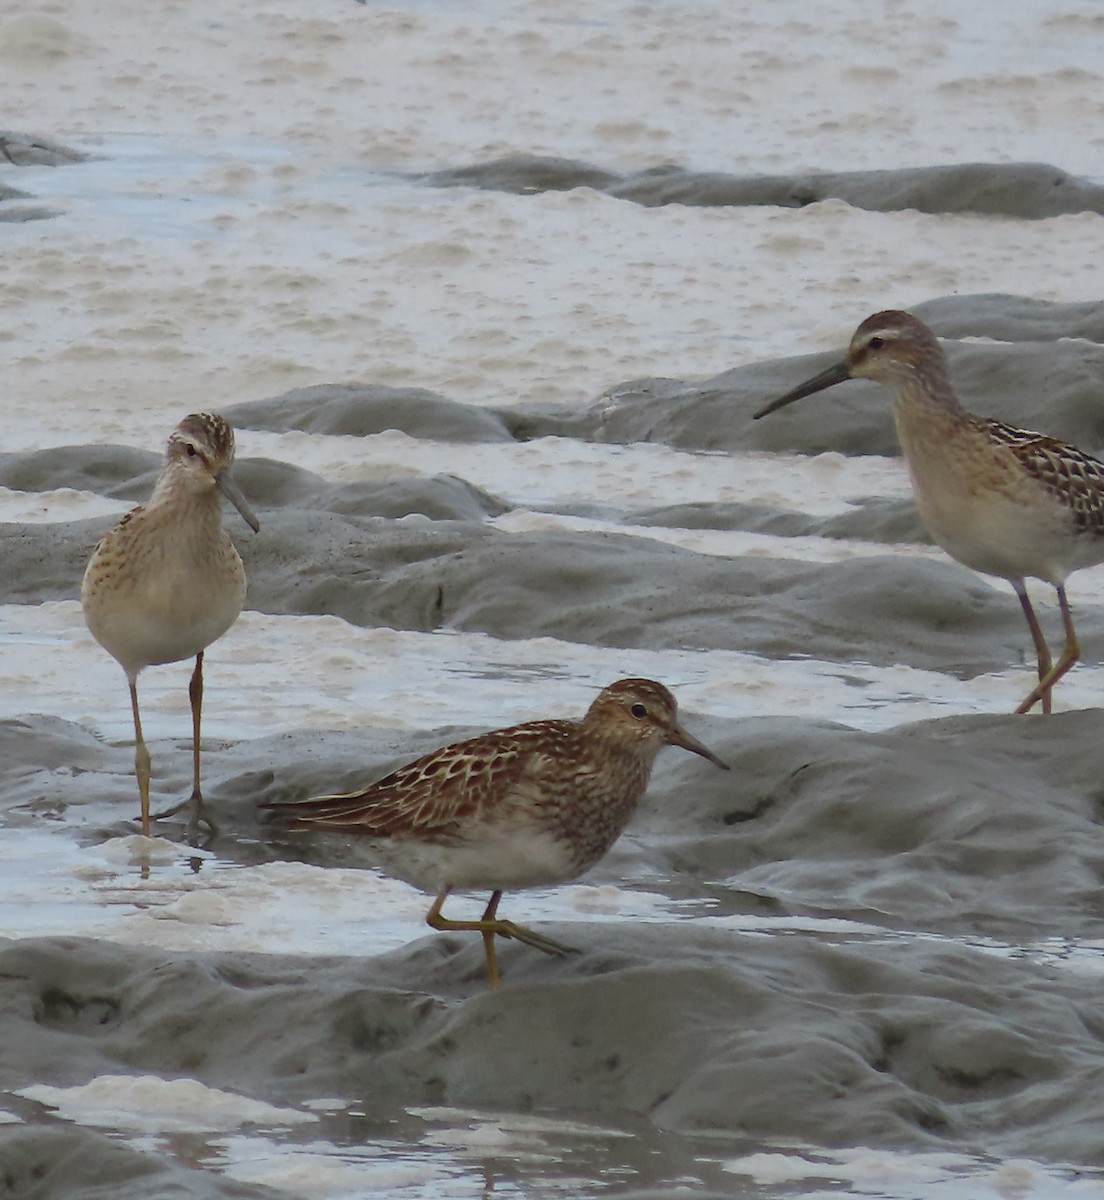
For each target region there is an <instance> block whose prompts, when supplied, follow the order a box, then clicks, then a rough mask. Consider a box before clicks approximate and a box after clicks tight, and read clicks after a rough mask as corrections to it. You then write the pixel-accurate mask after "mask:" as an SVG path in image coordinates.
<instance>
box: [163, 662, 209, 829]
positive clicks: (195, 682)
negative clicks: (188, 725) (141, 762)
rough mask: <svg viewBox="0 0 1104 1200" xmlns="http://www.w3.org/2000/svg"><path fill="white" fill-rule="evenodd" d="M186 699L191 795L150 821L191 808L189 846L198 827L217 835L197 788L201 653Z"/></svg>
mask: <svg viewBox="0 0 1104 1200" xmlns="http://www.w3.org/2000/svg"><path fill="white" fill-rule="evenodd" d="M188 699H189V701H190V702H191V706H192V794H191V795H190V796H189V797H188V799H187V800H181V802H180V803H179V804H174V805H173V806H172V808H166V809H164V811H162V812H159V813H155V814H154V816H153V817H152V818H151V820H154V821H160V820H161V819H162V818H163V817H171V816H174V815H175V814H176V813H178V812H180V811H181V810H182V809H184V808H188V807H190V808H191V810H192V811H191V816H190V818H189V819H188V828H187V835H186V836H187V838H188V842H189V843H190V844H191V845H193V846H194V845H195V844H196V842H197V841H198V840H199V827H200V825H201V824H203V825H206V826H207V828H208V829H209V830H210V831H211V833H212V834H216V833H218V827H217V826H216V825H215V823H214V821H213V820H212V819H211V818H210V817H209V816H208V815H207V814H206V813H205V812H204V811H203V793H202V791H201V790H200V786H199V775H200V770H199V764H200V749H199V742H200V724H201V722H202V718H203V651H202V650H201V651H200V652H199V653H198V654H197V655H196V662H195V670H194V671H193V672H192V678H191V681H190V682H189V684H188Z"/></svg>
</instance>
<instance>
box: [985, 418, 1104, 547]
mask: <svg viewBox="0 0 1104 1200" xmlns="http://www.w3.org/2000/svg"><path fill="white" fill-rule="evenodd" d="M986 427H987V431H988V433H989V435H990V437H992V438H993V440H994V441H997V442H999V443H1000V444H1001V445H1002V446H1007V448H1008V449H1009V450H1011V451H1012V453H1013V454H1014V455H1015V456H1016V459H1017V461H1018V462H1019V463H1020V464H1021V465H1022V466H1023V467H1024V469H1025V470H1027V471H1028V472H1030V474H1031V475H1032V476H1033V477H1034V478H1035V479H1037V480H1038V481H1039V482H1040V483H1041V484H1042V485H1043V486H1044V487H1045V488H1046V489H1047V491H1048V492H1050V493H1051V495H1053V496H1055V497H1057V499H1059V500H1061V502H1062V503H1063V504H1064V505H1065V506H1066V507H1067V508H1068V509H1069V510H1070V512H1071V514H1072V515H1073V519H1074V522H1075V523H1076V525H1077V528H1078V529H1080V530H1084V531H1086V532H1092V533H1097V534H1104V462H1101V461H1100V459H1098V458H1093V456H1092V455H1091V454H1086V453H1084V451H1082V450H1078V449H1077V447H1076V446H1071V445H1069V444H1068V443H1067V442H1061V441H1059V440H1058V439H1057V438H1052V437H1046V436H1045V435H1044V434H1041V433H1032V432H1031V430H1029V429H1017V428H1016V426H1014V425H1005V424H1004V422H1002V421H987V422H986Z"/></svg>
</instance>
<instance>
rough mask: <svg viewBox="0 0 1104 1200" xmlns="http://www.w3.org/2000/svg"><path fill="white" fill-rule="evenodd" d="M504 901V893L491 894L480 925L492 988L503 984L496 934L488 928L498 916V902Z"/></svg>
mask: <svg viewBox="0 0 1104 1200" xmlns="http://www.w3.org/2000/svg"><path fill="white" fill-rule="evenodd" d="M501 899H502V892H501V891H495V892H492V893H491V898H490V900H488V901H487V907H486V908H485V909H484V910H483V916H482V917H480V923H481V924H482V925H483V953H484V954H486V956H487V978H488V979H489V980H490V981H491V987H493V988H496V987H498V985H499V984H500V983H501V982H502V976H501V975H499V973H498V955H497V954H496V953H495V935H494V932H493V931H492V930H490V929H488V928H487V923H488V922H489V921H494V920H495V919H496V918H497V916H498V902H499V901H500V900H501Z"/></svg>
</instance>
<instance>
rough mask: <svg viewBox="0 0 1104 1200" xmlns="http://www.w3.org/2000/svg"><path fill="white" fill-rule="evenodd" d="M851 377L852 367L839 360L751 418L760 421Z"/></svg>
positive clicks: (766, 405) (765, 406)
mask: <svg viewBox="0 0 1104 1200" xmlns="http://www.w3.org/2000/svg"><path fill="white" fill-rule="evenodd" d="M850 378H851V368H850V367H849V366H848V365H847V363H846V362H838V363H836V364H835V365H834V366H831V367H829V368H828V370H827V371H821V373H820V374H819V375H814V376H813V377H812V379H807V380H806V381H805V382H804V383H801V384H798V386H797V387H795V388H794V389H793V390H792V391H789V392H787V393H786V394H785V395H784V396H779V397H778V399H777V400H771V401H770V403H768V404H764V405H763V407H762V408H761V409H759V411H758V412H754V413H752V414H751V419H752V420H753V421H758V420H759V418H760V417H765V416H766V415H767V413H772V412H775V411H776V410H777V409H780V408H785V407H786V405H787V404H793V402H794V401H795V400H802V399H804V398H805V397H806V396H811V395H812V394H813V393H814V392H823V391H824V389H825V388H830V387H835V385H836V384H837V383H844V382H845V381H846V380H848V379H850Z"/></svg>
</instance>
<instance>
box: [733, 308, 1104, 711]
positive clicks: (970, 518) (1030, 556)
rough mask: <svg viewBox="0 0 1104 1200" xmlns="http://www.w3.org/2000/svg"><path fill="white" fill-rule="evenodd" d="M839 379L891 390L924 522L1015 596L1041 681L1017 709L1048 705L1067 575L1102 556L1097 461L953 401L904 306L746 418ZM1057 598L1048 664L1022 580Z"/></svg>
mask: <svg viewBox="0 0 1104 1200" xmlns="http://www.w3.org/2000/svg"><path fill="white" fill-rule="evenodd" d="M846 379H873V380H875V381H876V382H877V383H880V384H882V385H883V386H885V387H888V388H890V389H892V391H893V393H894V404H893V417H894V422H895V424H896V426H897V437H898V440H899V441H900V443H901V450H902V452H903V453H904V456H905V461H906V463H907V464H908V470H909V477H910V479H911V481H912V492H913V496H914V497H915V499H916V507H917V509H918V510H919V512H920V517H921V520H922V521H923V522H924V524H925V525H926V526H927V529H928V531H929V533H930V534H931V535H932V537H933V538H934V539H935V541H936V542H938V544H939V545H940V546H942V547H943V549H944V550H946V552H947V553H948V554H949V555H950V556H951V557H952V558H956V559H957V560H958V561H959V562H960V563H964V564H965V565H966V566H968V567H972V568H973V569H974V570H975V571H981V572H982V573H983V574H986V575H994V576H997V577H998V578H1000V579H1007V580H1008V582H1009V583H1010V584H1011V585H1012V587H1013V589H1014V590H1015V592H1016V595H1017V596H1018V597H1019V599H1020V604H1021V606H1022V607H1023V612H1024V616H1025V617H1026V618H1027V625H1028V628H1029V629H1030V630H1031V637H1032V641H1033V642H1034V643H1035V653H1036V656H1037V659H1038V675H1039V682H1038V684H1037V685H1036V686H1035V687H1034V688H1032V690H1031V691H1030V692H1029V693H1028V695H1027V696H1026V697H1025V698H1024V700H1023V702H1022V703H1021V704H1020V705H1019V707H1018V708H1017V709H1016V712H1017V713H1026V712H1028V711H1030V709H1032V708H1033V707H1034V706H1035V705H1036V704H1039V703H1040V702H1041V703H1042V708H1043V712H1045V713H1048V712H1050V711H1051V694H1052V691H1053V688H1054V685H1055V683H1057V682H1058V680H1059V679H1061V678H1062V676H1063V675H1064V674H1065V673H1066V672H1067V671H1068V670H1069V669H1070V667H1072V666H1073V664H1074V663H1075V662H1077V660H1078V659H1079V658H1080V656H1081V650H1080V647H1079V645H1078V643H1077V635H1076V633H1075V632H1074V628H1073V618H1072V616H1071V615H1070V607H1069V601H1068V599H1067V598H1066V579H1067V578H1068V576H1069V575H1070V574H1071V572H1073V571H1076V570H1078V569H1079V568H1081V567H1087V566H1092V565H1093V564H1095V563H1099V562H1104V462H1100V461H1099V460H1098V459H1095V458H1093V457H1092V456H1091V455H1088V454H1084V453H1083V452H1082V451H1080V450H1078V449H1077V448H1076V447H1075V446H1070V445H1067V444H1066V443H1065V442H1060V441H1058V440H1057V439H1056V438H1052V437H1047V436H1045V435H1044V434H1041V433H1032V432H1030V431H1029V430H1026V429H1017V428H1016V427H1015V426H1013V425H1006V424H1004V423H1003V422H1002V421H995V420H992V419H990V418H986V417H978V416H975V415H974V414H973V413H970V412H967V411H966V409H964V408H963V407H962V404H961V403H960V401H959V399H958V397H957V396H956V395H955V392H954V388H953V387H952V386H951V382H950V378H949V375H948V372H947V359H946V356H945V355H944V353H943V348H942V347H941V346H940V344H939V342H938V341H937V340H936V337H935V334H933V333H932V331H931V330H930V329H929V328H928V327H927V326H926V325H925V324H924V323H923V321H920V320H918V319H917V318H916V317H914V316H912V315H911V314H910V313H907V312H897V311H889V312H879V313H875V314H874V315H873V316H872V317H867V319H866V320H865V321H863V323H862V324H861V325H860V326H859V328H858V329H857V330H856V331H855V335H854V337H852V339H851V344H850V346H849V347H848V349H847V355H846V358H845V359H844V360H843V362H840V363H837V364H836V365H835V366H832V367H829V368H828V369H827V370H826V371H822V372H821V373H820V374H819V375H817V376H815V377H814V378H813V379H810V380H808V381H807V382H806V383H803V384H801V385H800V386H798V387H796V388H794V389H793V390H792V391H789V392H787V393H786V394H785V395H784V396H779V397H778V399H777V400H772V401H771V402H770V403H769V404H767V405H765V406H764V407H763V408H761V409H760V410H759V411H758V412H757V413H755V418H756V419H758V418H759V417H765V416H766V415H767V413H771V412H774V411H775V409H779V408H782V407H783V406H784V405H787V404H792V403H793V401H795V400H800V399H801V398H802V397H803V396H809V395H812V394H813V393H814V392H819V391H823V390H824V389H825V388H829V387H832V386H833V385H834V384H837V383H842V382H843V381H844V380H846ZM1029 578H1031V579H1042V580H1045V581H1046V582H1047V583H1049V584H1051V585H1052V586H1053V587H1054V588H1055V590H1056V591H1057V593H1058V603H1059V604H1060V605H1061V609H1062V622H1063V625H1064V627H1065V634H1066V644H1065V648H1064V649H1063V651H1062V653H1061V655H1060V656H1059V658H1058V661H1057V662H1053V660H1052V657H1051V653H1050V649H1049V648H1048V646H1047V643H1046V639H1045V638H1044V636H1043V631H1042V629H1041V628H1040V626H1039V621H1038V618H1037V617H1036V615H1035V610H1034V608H1033V607H1032V605H1031V600H1030V598H1029V596H1028V594H1027V585H1026V582H1025V581H1026V580H1027V579H1029Z"/></svg>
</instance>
